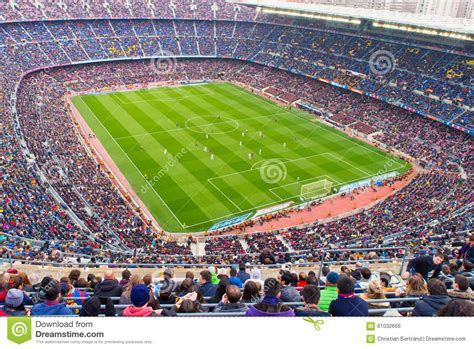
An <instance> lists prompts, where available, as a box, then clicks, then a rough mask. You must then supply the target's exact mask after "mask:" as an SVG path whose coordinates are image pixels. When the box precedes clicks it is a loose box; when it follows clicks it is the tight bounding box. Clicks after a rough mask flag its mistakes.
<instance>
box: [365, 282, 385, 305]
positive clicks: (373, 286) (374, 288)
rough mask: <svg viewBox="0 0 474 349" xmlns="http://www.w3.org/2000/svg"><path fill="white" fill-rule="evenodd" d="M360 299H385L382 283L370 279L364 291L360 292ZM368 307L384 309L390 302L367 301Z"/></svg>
mask: <svg viewBox="0 0 474 349" xmlns="http://www.w3.org/2000/svg"><path fill="white" fill-rule="evenodd" d="M360 298H361V299H363V300H365V301H368V300H372V299H377V300H380V299H387V297H386V296H385V292H384V290H383V287H382V283H381V282H380V281H379V280H373V281H370V282H369V284H368V287H367V291H366V293H363V294H361V296H360ZM368 304H369V309H384V308H387V309H388V308H390V303H389V302H388V301H387V302H380V303H368Z"/></svg>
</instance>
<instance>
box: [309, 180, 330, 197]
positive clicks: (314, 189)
mask: <svg viewBox="0 0 474 349" xmlns="http://www.w3.org/2000/svg"><path fill="white" fill-rule="evenodd" d="M331 190H332V182H331V181H328V180H327V179H323V180H320V181H317V182H312V183H308V184H303V185H302V186H301V197H302V198H303V199H305V200H309V199H316V198H320V197H323V196H326V195H327V194H329V193H330V192H331Z"/></svg>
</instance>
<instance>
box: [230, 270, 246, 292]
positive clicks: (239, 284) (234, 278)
mask: <svg viewBox="0 0 474 349" xmlns="http://www.w3.org/2000/svg"><path fill="white" fill-rule="evenodd" d="M229 282H230V284H231V285H235V286H237V287H238V288H239V289H240V288H242V287H243V283H242V281H241V280H240V278H239V277H238V276H237V270H236V269H234V268H231V269H230V278H229Z"/></svg>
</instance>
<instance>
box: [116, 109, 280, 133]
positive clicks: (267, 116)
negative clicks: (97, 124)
mask: <svg viewBox="0 0 474 349" xmlns="http://www.w3.org/2000/svg"><path fill="white" fill-rule="evenodd" d="M284 114H287V113H279V114H269V115H260V116H254V117H249V118H244V119H238V120H233V119H231V120H233V121H235V122H237V123H238V122H239V121H245V120H257V119H261V118H270V117H274V116H279V115H284ZM207 117H217V115H215V114H209V115H194V116H193V118H207ZM222 117H223V118H229V119H230V117H228V116H222ZM188 120H190V119H188ZM229 122H230V121H227V122H225V121H224V122H220V123H210V124H204V125H198V126H191V127H206V126H217V125H219V124H226V123H229ZM186 129H189V130H190V131H191V132H195V131H193V130H191V129H190V128H189V126H187V125H186ZM176 131H185V129H184V128H182V127H177V128H173V129H170V130H163V131H156V132H148V133H141V134H137V135H130V136H124V137H117V138H116V139H127V138H134V137H144V136H148V135H155V134H160V133H170V132H176ZM203 133H204V132H203ZM222 133H230V132H221V133H220V134H222ZM211 134H216V133H211Z"/></svg>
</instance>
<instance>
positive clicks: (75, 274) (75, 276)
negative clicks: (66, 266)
mask: <svg viewBox="0 0 474 349" xmlns="http://www.w3.org/2000/svg"><path fill="white" fill-rule="evenodd" d="M80 277H81V271H80V270H78V269H73V270H71V272H70V273H69V280H70V283H71V285H73V286H74V287H77V280H79V278H80Z"/></svg>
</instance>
